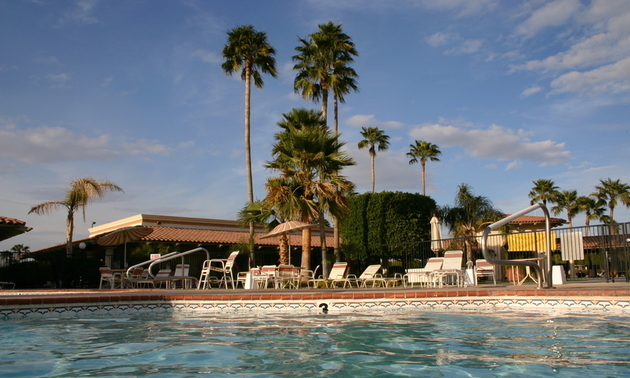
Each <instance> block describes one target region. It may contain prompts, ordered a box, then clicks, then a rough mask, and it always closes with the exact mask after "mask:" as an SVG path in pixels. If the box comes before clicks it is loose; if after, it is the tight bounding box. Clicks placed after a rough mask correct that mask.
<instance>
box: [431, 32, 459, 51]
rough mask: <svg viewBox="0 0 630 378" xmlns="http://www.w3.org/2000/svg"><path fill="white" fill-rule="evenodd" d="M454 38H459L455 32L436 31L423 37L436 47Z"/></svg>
mask: <svg viewBox="0 0 630 378" xmlns="http://www.w3.org/2000/svg"><path fill="white" fill-rule="evenodd" d="M456 39H459V35H457V34H453V33H442V32H438V33H435V34H433V35H430V36H428V37H427V38H425V41H426V42H427V43H428V44H429V45H431V46H433V47H438V46H444V45H446V44H447V43H449V42H450V41H452V40H456Z"/></svg>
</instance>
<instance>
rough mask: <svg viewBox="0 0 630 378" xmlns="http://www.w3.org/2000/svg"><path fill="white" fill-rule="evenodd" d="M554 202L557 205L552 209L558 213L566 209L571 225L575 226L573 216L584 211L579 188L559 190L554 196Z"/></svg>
mask: <svg viewBox="0 0 630 378" xmlns="http://www.w3.org/2000/svg"><path fill="white" fill-rule="evenodd" d="M554 203H555V204H556V206H554V207H552V208H551V211H553V213H554V214H556V215H557V214H560V213H561V212H563V211H565V210H566V212H567V220H568V221H569V227H571V228H573V217H574V216H575V214H577V213H579V212H581V211H582V208H580V200H579V197H578V193H577V190H563V191H561V192H559V193H558V195H556V197H555V198H554Z"/></svg>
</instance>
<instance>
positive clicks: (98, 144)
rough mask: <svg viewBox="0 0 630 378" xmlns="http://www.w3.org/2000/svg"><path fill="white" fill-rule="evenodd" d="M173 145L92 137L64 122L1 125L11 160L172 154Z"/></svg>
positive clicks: (4, 151)
mask: <svg viewBox="0 0 630 378" xmlns="http://www.w3.org/2000/svg"><path fill="white" fill-rule="evenodd" d="M170 152H171V148H169V147H167V146H165V145H162V144H160V143H157V142H153V141H146V140H140V141H133V142H123V143H121V144H120V145H117V141H116V140H115V139H113V138H112V137H111V136H110V135H98V136H95V137H90V136H87V135H83V134H79V133H76V132H73V131H71V130H68V129H66V128H64V127H61V126H40V127H35V128H26V129H20V128H18V127H17V126H16V125H15V124H13V123H11V122H7V123H5V124H4V125H3V126H0V156H2V157H3V158H4V159H6V160H7V161H11V160H14V161H22V162H26V163H36V162H46V163H51V162H62V161H84V160H102V161H108V160H113V159H116V158H119V157H121V156H123V155H125V154H132V155H168V154H169V153H170Z"/></svg>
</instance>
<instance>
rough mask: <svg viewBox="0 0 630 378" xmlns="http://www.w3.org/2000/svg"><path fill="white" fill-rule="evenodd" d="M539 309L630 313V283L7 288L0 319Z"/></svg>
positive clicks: (0, 302) (0, 305)
mask: <svg viewBox="0 0 630 378" xmlns="http://www.w3.org/2000/svg"><path fill="white" fill-rule="evenodd" d="M408 309H423V310H427V309H433V310H436V309H437V310H445V311H452V310H464V311H466V310H493V311H496V310H506V311H508V310H509V311H515V310H536V311H554V312H616V313H623V314H630V284H628V283H625V282H621V283H620V282H617V283H605V282H588V281H579V282H575V283H570V284H566V285H562V286H558V287H555V288H551V289H537V288H536V286H535V285H533V284H529V285H528V284H525V285H522V286H514V285H510V284H498V285H496V286H492V285H480V286H471V287H464V288H458V287H445V288H418V287H415V288H402V287H397V288H361V289H356V288H354V289H298V290H288V289H287V290H274V289H263V290H244V289H236V290H232V289H229V290H226V289H210V290H195V289H188V290H181V289H179V290H165V289H123V290H98V289H86V290H2V291H0V319H2V318H4V319H13V318H25V317H32V316H37V317H59V316H85V315H126V314H130V313H138V312H143V313H144V312H147V313H156V312H186V313H193V314H206V313H240V312H248V313H251V312H294V313H302V312H307V313H313V312H314V313H321V312H330V313H335V312H339V313H341V312H358V311H361V312H363V311H398V310H408Z"/></svg>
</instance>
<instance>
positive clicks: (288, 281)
mask: <svg viewBox="0 0 630 378" xmlns="http://www.w3.org/2000/svg"><path fill="white" fill-rule="evenodd" d="M298 287H300V269H299V268H296V267H294V266H293V265H282V264H281V265H279V266H278V274H277V276H276V289H281V288H282V289H286V288H289V289H297V288H298Z"/></svg>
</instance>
